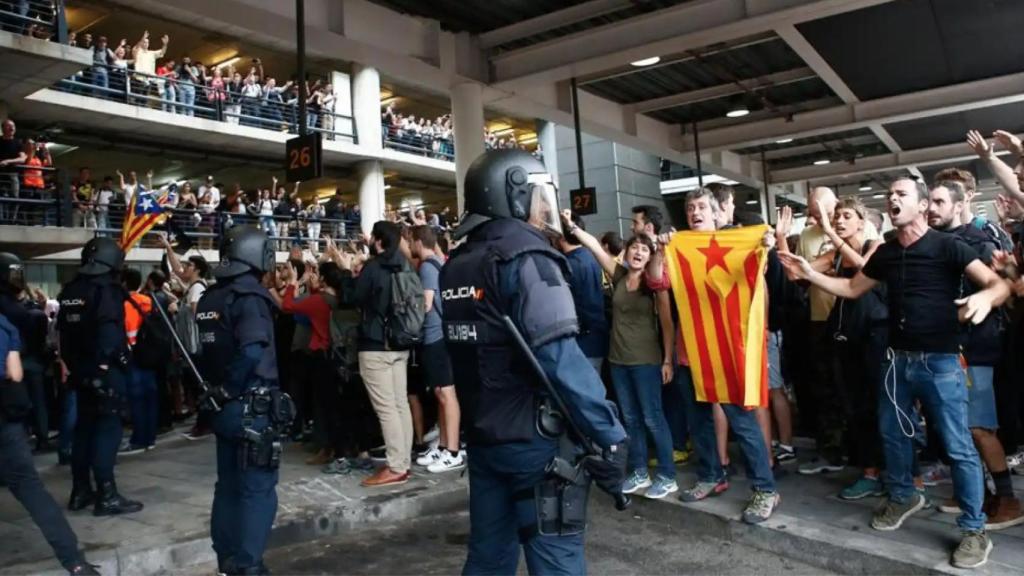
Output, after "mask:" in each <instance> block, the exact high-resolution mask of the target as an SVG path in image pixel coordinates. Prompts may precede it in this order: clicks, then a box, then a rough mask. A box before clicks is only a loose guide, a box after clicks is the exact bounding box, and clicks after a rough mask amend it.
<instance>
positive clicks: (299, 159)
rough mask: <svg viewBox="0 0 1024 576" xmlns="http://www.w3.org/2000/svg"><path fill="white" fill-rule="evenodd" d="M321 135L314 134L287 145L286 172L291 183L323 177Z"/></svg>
mask: <svg viewBox="0 0 1024 576" xmlns="http://www.w3.org/2000/svg"><path fill="white" fill-rule="evenodd" d="M322 150H323V149H322V146H321V143H320V134H319V133H318V132H314V133H312V134H306V135H305V136H299V137H296V138H292V139H291V140H288V141H287V142H286V143H285V164H284V167H285V171H286V173H287V178H288V181H289V182H308V181H310V180H316V179H317V178H319V177H321V176H323V163H322V158H321V156H322V154H321V152H322Z"/></svg>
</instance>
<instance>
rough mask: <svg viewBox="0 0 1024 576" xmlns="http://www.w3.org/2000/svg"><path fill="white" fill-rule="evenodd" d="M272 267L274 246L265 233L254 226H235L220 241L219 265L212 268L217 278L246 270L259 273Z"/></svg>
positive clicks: (227, 276) (237, 274) (235, 274)
mask: <svg viewBox="0 0 1024 576" xmlns="http://www.w3.org/2000/svg"><path fill="white" fill-rule="evenodd" d="M273 268H274V248H273V246H271V245H270V241H269V240H268V239H267V235H266V234H264V233H263V232H262V231H261V230H258V229H256V228H245V227H242V226H235V227H234V228H232V229H230V230H228V232H227V234H225V235H224V240H223V241H221V243H220V265H219V266H217V267H216V268H214V269H213V275H214V276H215V277H216V278H218V279H221V278H231V277H234V276H239V275H241V274H245V273H246V272H259V273H260V274H262V273H264V272H267V271H270V270H272V269H273Z"/></svg>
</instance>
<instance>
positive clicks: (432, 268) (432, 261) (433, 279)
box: [420, 256, 444, 344]
mask: <svg viewBox="0 0 1024 576" xmlns="http://www.w3.org/2000/svg"><path fill="white" fill-rule="evenodd" d="M441 266H442V262H441V259H440V258H438V257H437V256H430V257H429V258H427V259H426V260H424V261H423V263H422V264H420V283H422V284H423V289H424V290H433V291H434V307H433V308H431V309H430V312H428V313H427V315H426V317H424V318H423V343H424V344H433V343H434V342H437V341H438V340H440V339H441V338H443V337H444V333H443V332H442V330H441Z"/></svg>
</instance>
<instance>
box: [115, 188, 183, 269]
mask: <svg viewBox="0 0 1024 576" xmlns="http://www.w3.org/2000/svg"><path fill="white" fill-rule="evenodd" d="M172 187H173V188H176V186H174V185H173V184H172V185H171V186H170V187H164V188H161V189H159V190H154V191H150V190H146V189H145V188H144V187H143V186H142V185H139V189H138V191H136V193H135V194H133V195H132V201H131V204H129V205H128V210H127V211H126V213H125V216H124V226H123V227H122V228H121V249H122V250H124V251H125V253H127V252H128V251H129V250H131V249H132V247H134V246H135V245H136V244H138V243H139V240H141V239H142V237H143V236H145V235H146V232H149V231H150V230H151V229H152V228H153V226H156V225H157V224H159V223H160V222H163V219H164V204H167V202H168V201H169V200H170V198H171V196H172V195H173V194H174V193H175V190H173V189H172Z"/></svg>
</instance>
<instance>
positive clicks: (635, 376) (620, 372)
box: [611, 362, 676, 478]
mask: <svg viewBox="0 0 1024 576" xmlns="http://www.w3.org/2000/svg"><path fill="white" fill-rule="evenodd" d="M611 373H612V386H614V387H615V396H616V397H617V398H618V400H619V408H620V409H621V410H622V422H623V424H624V425H625V427H626V434H628V435H629V462H628V467H629V471H630V472H635V471H637V470H642V471H645V472H646V470H647V434H646V433H645V429H646V432H650V434H651V437H652V438H653V439H654V450H655V452H656V454H657V457H658V468H657V472H658V474H660V475H661V476H664V477H666V478H675V477H676V467H675V465H674V464H673V463H672V434H671V433H670V432H669V429H668V422H666V421H665V413H664V412H663V411H662V409H661V366H658V365H657V364H642V365H640V366H624V365H622V364H615V363H614V362H613V363H611Z"/></svg>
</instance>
